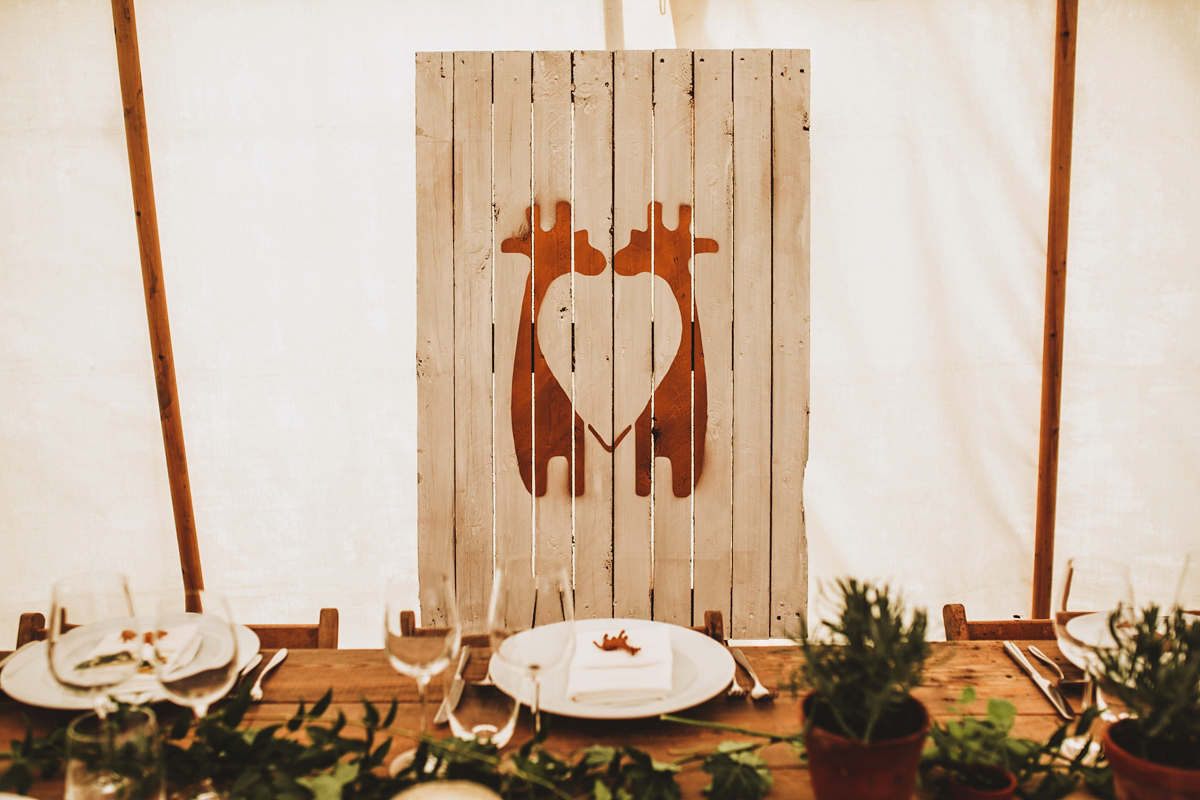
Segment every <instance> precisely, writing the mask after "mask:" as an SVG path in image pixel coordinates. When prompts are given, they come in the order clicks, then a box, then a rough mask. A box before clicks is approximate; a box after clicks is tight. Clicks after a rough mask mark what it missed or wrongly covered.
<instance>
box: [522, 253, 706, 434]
mask: <svg viewBox="0 0 1200 800" xmlns="http://www.w3.org/2000/svg"><path fill="white" fill-rule="evenodd" d="M572 277H574V282H575V303H574V309H575V313H574V315H572V313H571V309H572V305H571V279H572ZM572 319H573V320H574V322H575V343H574V345H575V348H574V362H575V381H576V395H575V413H576V414H578V415H579V416H580V418H581V419H582V420H583V421H584V424H585V425H591V426H592V427H593V428H594V429H595V431H596V433H597V434H598V435H599V437H600V438H601V439H602V440H603V441H604V444H605V446H606V447H609V448H611V447H613V446H614V444H613V437H614V431H615V436H617V437H620V436H621V435H622V432H623V431H625V429H626V428H628V427H631V426H632V425H633V423H634V422H636V421H637V418H638V416H639V415H640V414H641V413H642V409H644V408H645V407H646V403H648V402H649V401H650V396H651V394H652V393H653V391H654V389H655V388H657V387H658V384H659V383H661V382H662V379H663V378H664V377H666V374H667V369H668V368H669V367H670V366H671V363H672V362H673V361H674V360H675V355H676V353H678V352H679V344H680V342H681V341H682V340H683V319H682V318H681V317H680V314H679V305H678V304H677V303H676V301H675V296H674V294H673V293H672V292H671V286H670V284H668V283H667V282H666V280H664V279H663V278H662V277H660V276H658V275H652V274H650V273H649V272H641V273H638V274H637V275H617V276H616V280H615V282H614V280H613V273H612V270H611V269H605V270H604V271H603V272H601V273H600V274H599V275H581V274H579V273H570V274H567V275H560V276H559V277H557V278H555V279H554V282H553V283H551V284H550V286H549V288H547V290H546V294H545V296H544V298H543V299H542V304H541V311H540V312H539V313H538V318H537V339H538V345H539V346H540V347H541V350H542V355H543V356H544V357H545V359H546V365H547V366H548V367H549V368H550V372H551V373H552V374H553V375H554V377H555V379H557V380H558V382H559V385H561V386H562V387H563V389H564V390H565V391H566V392H567V395H568V396H570V393H571V360H572V358H571V357H572V351H571V322H572ZM651 319H653V321H654V327H653V335H652V334H651V326H650V320H651ZM610 325H611V326H612V327H611V328H610V329H609V330H598V329H597V326H604V327H608V326H610ZM652 341H653V347H654V362H653V363H654V382H653V384H651V382H650V381H649V380H647V379H646V378H647V377H648V376H647V375H646V372H644V371H638V372H636V373H634V372H633V371H631V370H616V371H615V372H614V371H613V368H612V359H613V357H614V355H615V356H616V358H618V359H620V360H621V361H623V362H626V361H627V360H629V359H633V360H634V361H635V363H642V364H646V368H647V371H648V369H649V360H650V348H651V343H652ZM609 376H612V380H613V392H612V395H611V396H606V394H605V393H604V392H596V391H589V390H588V389H589V387H595V386H607V385H608V383H609Z"/></svg>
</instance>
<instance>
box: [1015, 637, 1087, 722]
mask: <svg viewBox="0 0 1200 800" xmlns="http://www.w3.org/2000/svg"><path fill="white" fill-rule="evenodd" d="M1029 652H1030V653H1032V654H1033V657H1034V658H1036V659H1037V660H1038V661H1041V662H1042V663H1043V664H1045V665H1046V666H1048V667H1050V669H1052V670H1054V674H1055V675H1057V676H1058V687H1059V688H1060V689H1071V688H1078V687H1080V686H1086V685H1087V681H1086V680H1084V679H1080V680H1070V679H1068V678H1067V676H1066V675H1064V674H1063V671H1062V668H1061V667H1059V666H1058V664H1057V663H1056V662H1055V661H1054V659H1052V658H1051V657H1050V656H1048V655H1046V654H1045V653H1043V652H1042V651H1041V650H1040V649H1038V646H1037V645H1035V644H1031V645H1029ZM1085 708H1086V705H1085Z"/></svg>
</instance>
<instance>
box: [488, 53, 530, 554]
mask: <svg viewBox="0 0 1200 800" xmlns="http://www.w3.org/2000/svg"><path fill="white" fill-rule="evenodd" d="M532 69H533V55H532V54H531V53H528V52H524V53H519V52H504V53H496V54H495V57H494V60H493V70H494V74H493V86H494V89H493V91H494V98H495V99H494V105H493V125H494V132H493V136H492V147H493V153H494V157H495V166H494V173H495V202H496V209H495V215H496V226H495V231H494V235H493V240H492V241H493V248H494V253H495V258H496V271H495V280H494V282H493V286H492V308H493V319H494V324H495V343H494V345H493V347H494V352H495V396H494V405H493V408H492V421H493V430H494V431H495V439H494V443H495V444H494V447H495V455H494V458H495V461H494V462H493V463H494V468H495V476H496V477H495V480H496V560H497V562H500V561H509V560H516V561H520V562H522V563H525V564H531V563H532V560H533V500H532V496H531V495H530V493H529V490H528V489H527V488H526V487H525V484H524V481H523V480H522V478H521V471H520V465H519V463H518V461H517V454H516V442H515V439H514V434H513V429H514V427H515V426H514V425H513V414H514V413H516V414H522V413H523V414H524V415H525V425H524V427H523V430H524V433H525V436H526V438H527V441H526V442H525V446H526V448H528V449H529V450H530V451H532V447H533V445H532V434H533V419H532V411H533V409H532V407H531V406H530V405H528V404H518V405H517V406H516V407H514V405H513V386H514V378H515V379H516V380H517V381H523V382H524V387H525V389H526V391H527V392H529V393H530V394H531V393H532V380H533V373H532V372H530V371H529V368H528V363H529V359H528V354H526V359H524V364H525V369H524V370H522V372H521V374H520V375H516V376H514V373H513V369H514V366H515V362H516V348H517V329H518V326H519V325H520V324H521V320H522V303H523V302H526V303H528V304H529V306H530V307H529V308H528V309H526V311H527V312H528V313H527V314H526V316H525V325H526V326H528V325H529V324H530V320H531V319H532V298H528V299H526V293H525V288H526V284H527V282H528V281H529V277H530V275H531V274H532V263H531V262H530V260H529V258H528V257H527V256H525V255H524V254H522V253H515V252H503V251H502V248H501V244H502V242H503V241H504V240H505V239H507V238H509V237H512V236H515V235H517V234H518V233H519V232H520V231H521V230H522V229H524V228H525V227H526V226H527V225H528V222H527V218H526V212H527V210H528V209H529V207H530V205H531V204H532V203H533V161H532V155H531V153H530V148H531V146H532V142H533V101H532V73H531V70H532ZM528 342H529V339H528V338H526V339H525V346H526V347H528Z"/></svg>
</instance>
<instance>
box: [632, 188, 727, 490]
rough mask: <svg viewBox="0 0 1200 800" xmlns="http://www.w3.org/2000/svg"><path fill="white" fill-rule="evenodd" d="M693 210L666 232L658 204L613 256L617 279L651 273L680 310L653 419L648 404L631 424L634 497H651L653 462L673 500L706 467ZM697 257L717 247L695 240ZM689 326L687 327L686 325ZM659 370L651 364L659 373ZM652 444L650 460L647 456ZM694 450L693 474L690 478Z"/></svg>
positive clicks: (705, 412)
mask: <svg viewBox="0 0 1200 800" xmlns="http://www.w3.org/2000/svg"><path fill="white" fill-rule="evenodd" d="M651 224H653V225H654V237H653V246H654V258H653V265H652V263H651V258H650V247H651V236H650V225H651ZM691 231H692V207H691V206H687V205H680V206H679V226H678V227H677V228H676V229H675V230H670V229H668V228H667V227H666V226H664V225H663V221H662V203H651V204H650V205H649V206H648V207H647V208H646V230H644V231H632V232H631V233H630V237H629V244H628V245H626V246H625V247H623V248H621V249H620V250H618V251H617V253H616V254H615V255H614V256H613V270H614V271H616V273H617V274H618V275H637V274H638V273H641V272H650V271H651V268H652V266H653V272H654V274H655V275H657V276H659V277H661V278H662V279H663V280H665V281H666V282H667V283H668V284H669V285H670V286H671V291H672V292H673V293H674V295H675V302H676V303H678V304H679V317H680V319H682V320H683V336H682V338H681V339H680V342H679V351H678V352H676V353H675V360H674V361H672V362H671V365H670V366H669V367H667V374H666V375H665V376H664V377H663V379H662V381H661V382H660V383H659V384H658V386H657V387H656V388H655V390H654V401H653V410H654V414H653V417H652V416H651V404H650V403H647V404H646V408H645V409H643V410H642V413H641V414H640V415H639V416H638V420H637V422H636V423H635V424H634V434H633V436H634V445H635V460H636V468H635V469H636V473H635V476H634V477H635V480H634V485H635V487H636V489H637V493H638V495H640V496H642V497H645V496H646V495H648V494H650V489H651V480H650V478H651V468H652V461H653V459H654V458H667V459H670V461H671V490H672V491H673V492H674V493H675V496H676V497H687V496H688V495H689V494H690V493H691V491H692V488H693V487H695V485H696V483H697V482H698V481H699V480H700V472H701V469H702V468H703V466H704V438H705V433H706V432H707V430H708V380H707V379H706V377H705V371H704V344H703V341H702V339H701V336H700V314H699V312H698V311H697V310H696V304H695V301H694V300H693V299H692V273H691V269H690V262H691V259H692V236H691ZM695 248H696V253H698V254H699V253H715V252H717V242H716V240H714V239H706V238H703V237H700V236H697V237H696V239H695ZM689 323H690V324H689ZM661 368H662V366H661V365H659V364H655V365H654V369H655V371H658V370H660V369H661ZM693 370H694V371H695V390H696V394H695V414H694V420H693V413H692V411H693V409H692V378H693V375H692V372H693ZM651 440H653V443H654V448H653V455H652V453H651ZM693 445H694V447H695V465H696V468H695V472H694V474H693V470H692V463H693V458H692V457H693V452H692V448H693Z"/></svg>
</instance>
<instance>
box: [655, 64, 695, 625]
mask: <svg viewBox="0 0 1200 800" xmlns="http://www.w3.org/2000/svg"><path fill="white" fill-rule="evenodd" d="M692 110H693V109H692V53H691V51H688V50H660V51H656V52H655V53H654V200H655V203H656V206H657V204H659V203H661V204H662V212H661V213H662V220H661V225H659V224H657V221H656V224H655V228H654V240H653V241H654V274H655V278H656V279H655V281H654V292H655V300H654V306H655V328H656V332H657V331H658V329H659V328H660V326H661V320H662V319H663V314H664V313H665V314H670V313H673V311H672V309H671V306H672V305H675V306H676V308H678V312H679V317H680V321H681V324H682V335H681V337H680V340H679V348H678V351H677V352H675V353H664V354H662V355H664V356H665V357H664V358H659V357H658V356H659V353H658V352H656V353H655V356H656V358H655V362H654V372H655V380H656V384H657V385H656V389H655V393H654V429H655V435H654V437H653V438H654V443H653V448H654V450H653V452H654V470H653V487H654V495H653V496H654V618H655V619H657V620H662V621H665V622H676V623H679V624H682V625H690V624H692V591H691V590H692V565H691V560H692V498H693V495H692V491H691V489H692V480H691V475H692V470H693V463H694V462H693V457H692V450H693V447H692V434H693V417H692V403H693V398H692V396H691V387H690V383H691V381H690V371H691V361H692V348H693V343H694V337H693V324H692V323H693V321H692V307H693V304H692V296H693V294H692V285H691V273H690V271H689V270H688V262H689V261H690V259H691V250H692V246H691V241H690V240H691V230H690V223H691V219H690V217H691V214H690V209H691V207H692V206H693V199H692V124H693V120H692ZM682 206H687V210H686V211H685V210H683V209H682V208H681V207H682ZM685 226H689V227H686V228H685ZM672 234H673V235H672ZM659 278H663V279H665V280H666V281H667V283H668V284H669V285H670V291H671V293H672V295H673V296H674V297H673V299H674V300H675V301H676V302H675V303H666V302H662V301H665V299H666V298H665V297H664V298H661V299H660V298H659V296H658V293H659V292H660V291H661V292H664V293H665V292H666V290H667V286H664V285H663V284H662V283H661V282H660V281H659V280H658V279H659ZM658 341H659V338H658V337H656V345H657V342H658ZM655 349H656V351H657V350H658V348H657V346H656V348H655ZM677 358H678V359H682V361H680V360H677ZM664 362H665V363H664ZM676 370H681V374H680V376H679V377H680V380H679V381H675V380H673V378H672V374H671V373H672V371H676ZM664 372H665V374H663V373H664ZM660 375H661V376H662V377H661V378H660ZM672 422H674V423H675V425H674V427H670V425H671V423H672ZM681 478H682V479H683V480H681ZM681 484H682V486H681ZM681 488H682V492H683V493H682V496H680V493H681Z"/></svg>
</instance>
